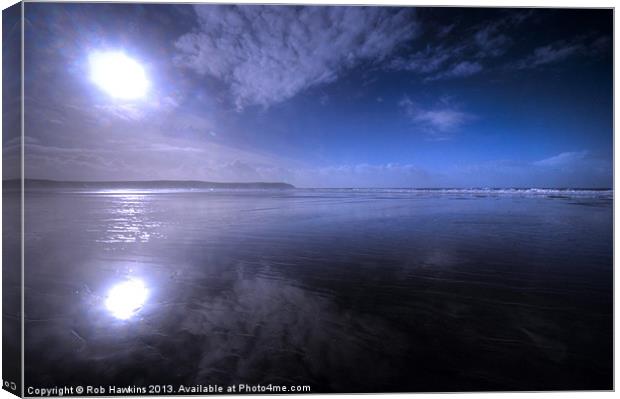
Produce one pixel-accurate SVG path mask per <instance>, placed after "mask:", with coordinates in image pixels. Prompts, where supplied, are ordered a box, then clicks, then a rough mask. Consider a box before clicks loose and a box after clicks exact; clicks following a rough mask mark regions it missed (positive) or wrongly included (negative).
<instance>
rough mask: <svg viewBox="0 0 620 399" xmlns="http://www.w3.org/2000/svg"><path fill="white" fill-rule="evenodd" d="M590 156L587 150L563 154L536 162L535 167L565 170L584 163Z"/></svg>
mask: <svg viewBox="0 0 620 399" xmlns="http://www.w3.org/2000/svg"><path fill="white" fill-rule="evenodd" d="M588 155H589V153H588V151H586V150H584V151H576V152H562V153H560V154H558V155H554V156H552V157H549V158H545V159H541V160H540V161H536V162H534V165H536V166H545V167H552V168H563V167H566V166H571V165H574V164H576V163H578V162H580V161H583V160H584V159H586V158H587V156H588Z"/></svg>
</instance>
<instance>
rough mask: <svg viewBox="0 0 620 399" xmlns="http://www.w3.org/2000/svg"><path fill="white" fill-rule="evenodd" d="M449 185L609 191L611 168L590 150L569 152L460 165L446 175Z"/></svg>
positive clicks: (608, 163)
mask: <svg viewBox="0 0 620 399" xmlns="http://www.w3.org/2000/svg"><path fill="white" fill-rule="evenodd" d="M446 176H449V179H448V180H447V182H448V183H447V184H448V185H452V186H459V185H462V183H463V182H468V184H469V185H471V186H477V187H538V188H547V187H548V188H552V187H565V188H566V187H572V188H588V187H591V188H609V187H611V186H612V182H613V167H612V163H611V162H610V161H609V160H606V159H604V158H600V157H597V156H595V155H594V154H592V153H591V152H590V151H587V150H581V151H568V152H562V153H559V154H556V155H552V156H550V157H547V158H544V159H540V160H536V161H529V162H528V161H518V160H506V159H504V160H493V161H488V162H484V163H479V164H471V165H460V166H458V167H456V168H453V169H452V170H449V171H448V173H446Z"/></svg>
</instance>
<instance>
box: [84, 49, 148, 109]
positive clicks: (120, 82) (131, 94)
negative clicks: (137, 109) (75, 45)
mask: <svg viewBox="0 0 620 399" xmlns="http://www.w3.org/2000/svg"><path fill="white" fill-rule="evenodd" d="M89 61H90V78H91V80H92V81H93V82H94V83H95V84H96V85H97V86H99V88H100V89H102V90H103V91H105V92H106V93H108V94H109V95H110V96H112V97H115V98H121V99H137V98H141V97H144V96H145V95H146V92H147V91H148V88H149V85H150V84H149V81H148V79H147V76H146V73H145V72H144V68H142V65H140V64H139V63H138V62H137V61H136V60H134V59H133V58H130V57H128V56H126V55H125V54H124V53H122V52H94V53H92V54H91V55H90V58H89Z"/></svg>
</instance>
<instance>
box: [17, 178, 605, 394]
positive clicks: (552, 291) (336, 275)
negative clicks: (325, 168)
mask: <svg viewBox="0 0 620 399" xmlns="http://www.w3.org/2000/svg"><path fill="white" fill-rule="evenodd" d="M26 212H27V213H26V254H27V257H26V304H25V306H26V323H25V340H26V354H25V368H26V370H25V382H26V386H29V385H30V386H52V385H65V384H66V385H71V384H74V385H78V384H79V385H87V384H92V385H117V386H123V385H146V384H153V383H157V384H166V383H170V384H221V385H228V384H240V383H245V384H269V383H272V384H285V385H292V384H295V385H301V384H307V385H310V386H311V388H312V392H403V391H470V390H473V391H485V390H502V391H504V390H566V389H570V390H575V389H611V387H612V306H613V303H612V283H613V281H612V245H613V244H612V201H611V196H610V195H606V194H604V193H603V194H601V193H596V192H593V193H585V194H584V193H581V194H579V193H577V194H575V193H525V194H524V193H492V192H491V193H488V192H484V191H481V192H434V191H430V192H407V191H401V192H395V191H351V190H286V191H264V190H263V191H250V190H248V191H225V190H224V191H199V192H188V191H171V192H148V191H132V192H121V191H114V190H110V191H99V192H94V191H91V192H88V191H82V192H79V191H73V192H67V191H53V190H52V191H45V190H43V191H37V192H31V193H28V194H27V196H26ZM128 281H132V282H136V281H137V282H139V284H141V285H142V287H143V289H144V297H143V298H140V297H136V296H135V295H134V294H111V293H113V292H114V291H113V289H114V287H115V286H118V285H119V284H121V285H122V284H125V283H126V282H128ZM130 291H131V290H130ZM135 291H136V290H135V289H134V290H133V292H135ZM138 291H139V290H138ZM111 295H112V296H114V295H117V296H118V295H121V296H122V295H129V296H130V297H127V298H125V297H122V298H120V299H119V298H112V299H110V296H111ZM112 302H113V303H115V305H111V303H112ZM119 302H120V304H119ZM125 303H129V304H128V305H127V306H130V308H122V307H123V306H125V305H124V304H125ZM114 306H117V307H118V306H120V307H121V309H120V313H119V311H118V310H119V309H116V311H115V309H114V308H113V307H114ZM119 314H122V315H123V317H122V318H119V317H117V316H119Z"/></svg>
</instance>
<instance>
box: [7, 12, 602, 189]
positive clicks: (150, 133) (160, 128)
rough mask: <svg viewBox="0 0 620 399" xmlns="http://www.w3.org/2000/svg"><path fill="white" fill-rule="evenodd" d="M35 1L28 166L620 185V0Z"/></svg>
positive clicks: (278, 177) (309, 183)
mask: <svg viewBox="0 0 620 399" xmlns="http://www.w3.org/2000/svg"><path fill="white" fill-rule="evenodd" d="M25 10H26V11H25V12H26V28H25V59H26V66H25V143H26V147H25V148H26V149H25V153H26V161H25V162H26V167H25V168H26V177H29V178H44V179H56V180H160V179H169V180H205V181H220V182H233V181H234V182H250V181H270V182H271V181H273V182H287V183H291V184H293V185H295V186H297V187H611V186H612V170H613V169H612V166H613V165H612V163H613V162H612V161H613V146H612V142H613V113H612V112H613V111H612V104H613V87H612V79H613V65H612V61H613V58H612V55H613V43H612V40H613V39H612V29H613V27H612V23H613V20H612V11H611V10H600V9H599V10H587V9H580V10H571V9H544V8H538V9H526V8H516V9H502V8H494V9H488V8H486V9H485V8H414V7H405V8H401V7H293V6H247V5H246V6H230V5H181V4H176V5H161V4H160V5H156V4H151V5H146V4H137V5H131V4H69V3H65V4H62V3H56V4H44V3H27V4H26V6H25ZM102 54H103V55H104V56H105V55H106V54H115V55H116V56H119V57H125V58H123V59H125V60H126V59H129V60H131V62H132V64H127V65H129V66H127V65H125V64H123V63H122V62H120V63H116V64H115V63H112V64H113V65H110V64H97V65H95V66H98V67H100V68H103V72H101V73H103V74H104V75H105V78H106V79H108V82H107V83H106V84H107V85H108V86H105V85H104V86H102V85H101V84H100V83H101V82H100V81H98V80H97V78H96V76H94V75H93V74H94V73H95V72H93V68H94V67H93V62H94V61H93V59H97V58H96V57H98V56H100V55H102ZM118 65H120V67H117V66H118ZM135 65H138V66H137V67H136V68H139V69H141V71H142V72H143V75H141V76H137V77H136V76H134V75H131V73H130V71H129V70H130V69H131V68H133V66H135ZM110 71H112V72H110ZM127 71H129V72H127ZM138 78H143V79H144V82H143V81H142V80H140V79H138ZM110 80H111V81H110ZM142 83H143V86H144V87H142V86H140V87H141V89H139V90H140V91H141V95H140V96H138V97H137V98H125V97H123V96H120V92H116V93H114V92H110V91H107V90H106V89H108V88H110V87H109V86H110V85H112V86H115V87H116V90H123V89H127V90H130V89H131V88H133V87H134V86H136V85H140V84H142ZM116 94H118V95H116ZM4 144H5V147H7V148H10V147H11V145H15V144H16V143H15V141H14V140H13V142H10V141H8V142H7V141H6V140H5V143H4Z"/></svg>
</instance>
